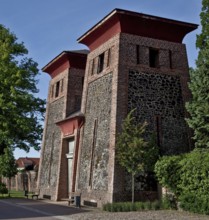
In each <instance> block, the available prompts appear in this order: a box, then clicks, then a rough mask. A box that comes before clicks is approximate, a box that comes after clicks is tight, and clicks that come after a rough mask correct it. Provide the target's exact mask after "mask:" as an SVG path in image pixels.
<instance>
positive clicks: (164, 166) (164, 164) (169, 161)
mask: <svg viewBox="0 0 209 220" xmlns="http://www.w3.org/2000/svg"><path fill="white" fill-rule="evenodd" d="M182 157H183V156H182V155H181V156H164V157H162V158H161V159H160V160H158V161H157V163H156V164H155V173H156V176H157V179H158V181H159V183H160V184H161V185H162V186H164V187H166V188H168V189H169V190H171V192H173V193H175V194H176V195H178V194H179V193H180V192H179V191H180V189H179V188H178V184H179V181H180V178H181V174H180V171H181V164H180V161H181V158H182Z"/></svg>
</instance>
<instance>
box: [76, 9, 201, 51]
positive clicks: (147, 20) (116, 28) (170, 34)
mask: <svg viewBox="0 0 209 220" xmlns="http://www.w3.org/2000/svg"><path fill="white" fill-rule="evenodd" d="M197 27H198V25H196V24H192V23H187V22H182V21H177V20H172V19H167V18H162V17H157V16H152V15H147V14H142V13H138V12H132V11H127V10H122V9H114V10H113V11H112V12H110V13H109V14H108V15H107V16H105V17H104V18H103V19H102V20H101V21H99V22H98V23H97V24H96V25H94V26H93V27H92V28H91V29H89V30H88V31H87V32H86V33H84V34H83V35H82V36H81V37H80V38H78V42H79V43H83V44H85V45H87V46H88V47H89V48H90V49H91V50H93V49H95V48H97V47H98V46H100V45H101V44H102V43H104V42H105V41H107V40H109V39H110V38H112V37H113V36H114V35H116V34H118V33H128V34H133V35H138V36H143V37H150V38H155V39H159V40H166V41H171V42H177V43H181V42H182V40H183V38H184V36H185V35H186V34H187V33H189V32H191V31H193V30H195V29H196V28H197Z"/></svg>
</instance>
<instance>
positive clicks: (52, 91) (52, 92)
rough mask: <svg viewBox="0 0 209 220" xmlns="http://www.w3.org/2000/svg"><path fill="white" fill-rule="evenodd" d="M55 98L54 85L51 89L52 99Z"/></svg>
mask: <svg viewBox="0 0 209 220" xmlns="http://www.w3.org/2000/svg"><path fill="white" fill-rule="evenodd" d="M53 96H54V85H52V87H51V98H53Z"/></svg>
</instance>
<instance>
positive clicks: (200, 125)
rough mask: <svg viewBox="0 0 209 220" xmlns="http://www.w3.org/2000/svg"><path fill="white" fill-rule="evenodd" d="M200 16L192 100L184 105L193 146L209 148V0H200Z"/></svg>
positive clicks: (191, 84)
mask: <svg viewBox="0 0 209 220" xmlns="http://www.w3.org/2000/svg"><path fill="white" fill-rule="evenodd" d="M200 18H201V25H202V33H201V34H200V35H198V36H197V41H196V46H197V48H199V54H198V59H197V61H196V65H197V67H196V69H191V70H190V76H191V82H190V84H189V88H190V90H191V92H192V101H191V102H190V103H187V105H186V107H187V110H188V112H189V113H190V116H191V118H189V119H187V122H188V124H189V126H190V127H191V128H192V129H193V131H194V137H193V138H194V140H195V146H196V147H197V148H209V29H208V26H209V0H203V1H202V12H201V14H200Z"/></svg>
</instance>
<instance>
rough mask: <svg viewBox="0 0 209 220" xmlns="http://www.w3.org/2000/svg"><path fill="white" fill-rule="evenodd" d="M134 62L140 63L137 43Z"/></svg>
mask: <svg viewBox="0 0 209 220" xmlns="http://www.w3.org/2000/svg"><path fill="white" fill-rule="evenodd" d="M136 63H137V64H140V57H139V45H136Z"/></svg>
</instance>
